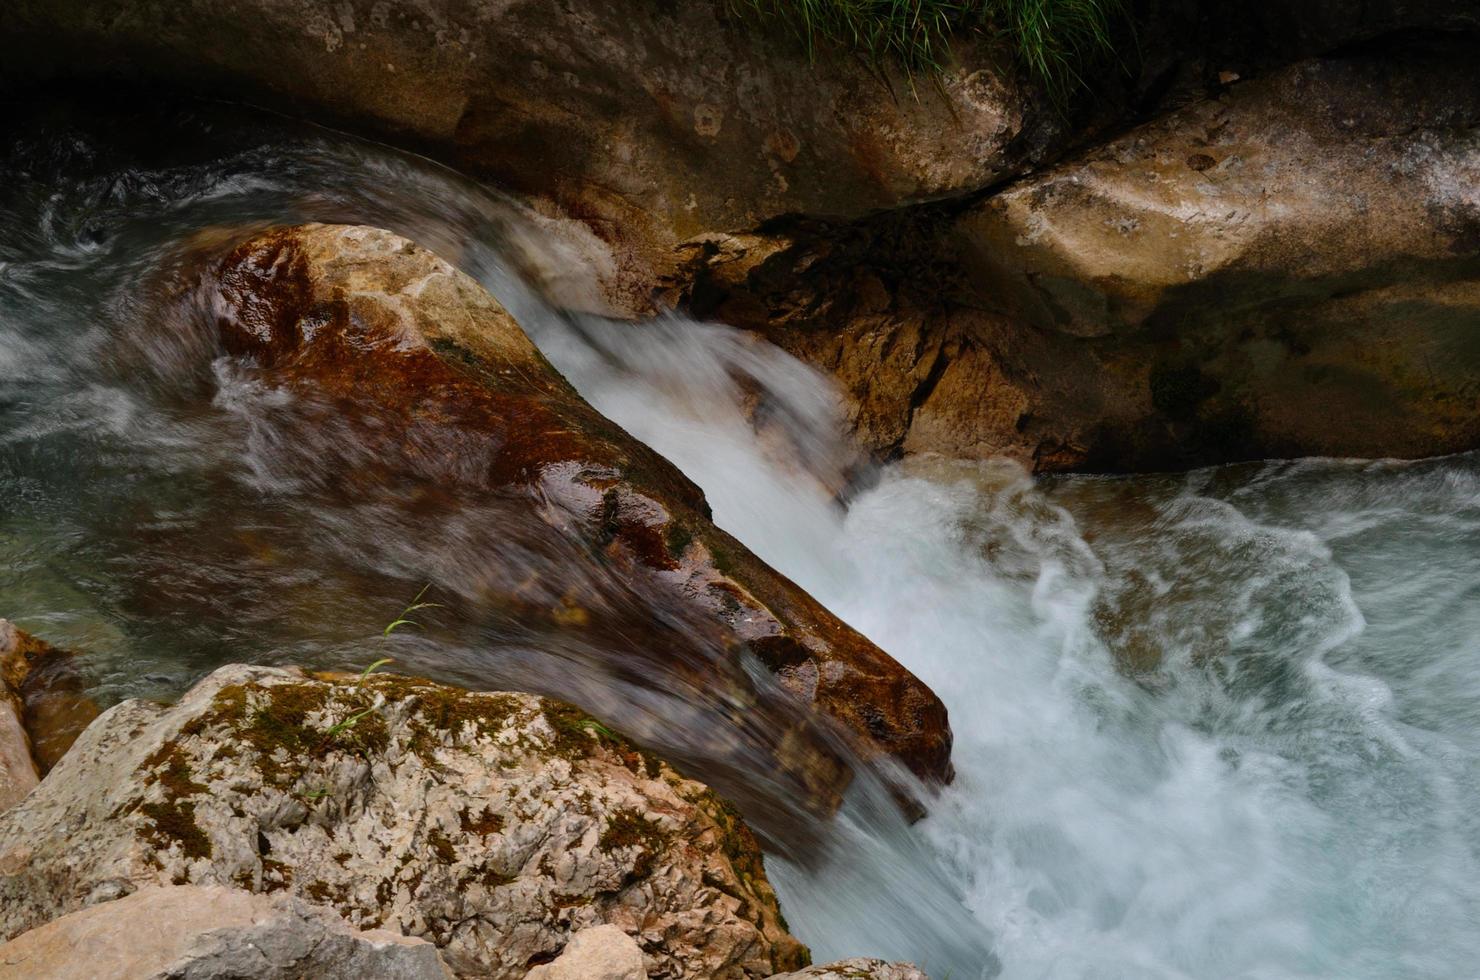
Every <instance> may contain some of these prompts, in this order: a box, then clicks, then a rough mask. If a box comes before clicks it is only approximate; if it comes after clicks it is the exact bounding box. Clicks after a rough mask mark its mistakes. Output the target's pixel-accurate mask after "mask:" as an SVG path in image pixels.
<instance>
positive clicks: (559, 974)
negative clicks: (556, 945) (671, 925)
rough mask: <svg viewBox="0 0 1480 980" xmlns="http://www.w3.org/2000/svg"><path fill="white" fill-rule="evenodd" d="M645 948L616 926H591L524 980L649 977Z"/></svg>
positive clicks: (641, 979) (633, 978) (597, 979)
mask: <svg viewBox="0 0 1480 980" xmlns="http://www.w3.org/2000/svg"><path fill="white" fill-rule="evenodd" d="M646 978H647V970H646V969H644V968H643V964H642V949H641V948H640V947H639V946H638V945H637V943H636V942H635V941H633V939H632V937H631V936H629V935H627V934H626V933H625V932H623V931H622V930H621V929H618V928H617V927H616V926H592V927H591V928H590V929H582V930H581V931H580V932H578V933H576V934H575V935H574V936H572V937H571V940H570V942H569V943H567V944H566V946H565V949H564V950H562V951H561V953H560V955H559V956H558V957H556V958H555V960H554V962H552V963H547V964H545V965H543V966H537V967H535V968H534V969H533V970H530V971H529V974H528V975H527V976H526V977H525V978H524V980H646Z"/></svg>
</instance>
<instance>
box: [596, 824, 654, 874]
mask: <svg viewBox="0 0 1480 980" xmlns="http://www.w3.org/2000/svg"><path fill="white" fill-rule="evenodd" d="M670 837H671V835H670V834H669V833H668V831H666V830H664V829H663V828H662V827H661V826H660V825H659V824H658V823H657V822H656V821H654V820H650V819H648V818H647V817H645V816H643V815H642V814H640V813H638V812H637V811H636V810H633V809H631V808H628V807H623V808H622V809H619V810H614V811H612V813H611V814H610V815H609V816H608V817H607V818H606V829H605V830H603V831H602V832H601V837H600V838H598V839H597V842H596V846H597V847H598V848H600V849H601V850H603V851H614V850H618V849H621V848H627V847H636V848H640V850H639V852H638V855H637V861H636V863H635V864H633V866H632V875H633V876H634V877H637V878H641V877H644V876H646V875H647V873H648V872H649V871H651V870H652V867H653V862H654V861H656V860H657V857H658V855H659V854H661V853H662V851H663V849H664V848H665V847H667V846H668V841H669V839H670Z"/></svg>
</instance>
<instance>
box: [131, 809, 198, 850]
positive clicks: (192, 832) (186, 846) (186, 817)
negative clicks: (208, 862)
mask: <svg viewBox="0 0 1480 980" xmlns="http://www.w3.org/2000/svg"><path fill="white" fill-rule="evenodd" d="M139 812H140V813H142V814H144V816H146V817H148V818H149V819H150V821H151V822H153V824H154V828H153V830H152V831H151V832H150V834H149V838H150V839H151V840H152V841H153V842H154V843H155V844H157V845H158V846H160V847H169V846H170V845H171V844H179V845H180V850H181V852H182V853H183V854H184V855H185V856H186V857H188V858H208V857H210V856H211V855H212V854H213V853H214V852H215V849H214V848H213V847H212V845H211V839H210V837H208V836H206V832H205V831H204V830H201V828H200V824H198V823H196V822H195V804H194V803H191V802H190V801H188V800H179V799H166V800H163V801H161V802H159V803H145V804H144V805H142V806H140V807H139Z"/></svg>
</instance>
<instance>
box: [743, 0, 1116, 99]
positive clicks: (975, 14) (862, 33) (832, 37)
mask: <svg viewBox="0 0 1480 980" xmlns="http://www.w3.org/2000/svg"><path fill="white" fill-rule="evenodd" d="M730 2H731V4H732V5H733V6H735V7H736V8H737V9H740V10H748V11H753V12H755V13H758V14H760V15H762V16H768V17H778V18H781V19H783V20H785V21H787V22H788V23H790V24H791V25H792V26H793V27H795V28H796V30H797V32H798V33H799V34H800V35H801V37H802V39H803V41H804V42H805V43H806V45H807V50H808V53H809V54H815V51H816V46H817V44H818V43H819V42H822V43H826V44H831V45H836V46H839V47H842V48H846V49H849V50H853V51H857V52H859V53H861V54H863V55H864V56H865V57H867V58H868V59H869V61H870V62H871V63H872V64H873V65H874V66H875V67H876V68H877V67H881V66H883V65H884V64H886V63H888V62H891V61H892V62H897V63H899V64H901V65H902V66H903V67H904V69H905V70H906V71H907V72H909V73H911V74H914V73H916V72H921V71H934V70H938V69H939V68H940V67H941V62H942V60H943V58H944V52H945V50H946V43H947V39H948V38H949V37H950V35H951V34H953V33H955V32H957V31H963V30H985V31H992V32H996V33H999V34H1001V35H1002V36H1004V37H1006V38H1007V39H1008V40H1009V42H1010V43H1011V44H1012V46H1013V48H1014V50H1015V51H1016V53H1017V57H1018V60H1019V61H1020V62H1021V63H1022V65H1023V67H1024V68H1026V69H1027V70H1028V72H1029V73H1030V74H1031V75H1032V76H1033V77H1034V78H1036V79H1038V80H1039V81H1041V82H1042V83H1044V85H1046V86H1047V87H1048V89H1049V91H1050V92H1051V93H1053V94H1054V95H1055V96H1056V97H1057V96H1062V95H1065V94H1067V93H1068V92H1069V91H1070V90H1072V89H1075V88H1081V87H1084V86H1085V85H1086V80H1085V77H1084V72H1085V71H1086V70H1087V67H1088V66H1090V65H1092V64H1094V63H1095V62H1098V61H1101V60H1103V59H1105V58H1106V57H1107V56H1109V55H1110V54H1111V53H1112V38H1111V35H1112V31H1113V29H1114V26H1115V25H1116V23H1117V22H1119V21H1121V20H1123V19H1124V18H1125V16H1126V7H1125V3H1124V0H730Z"/></svg>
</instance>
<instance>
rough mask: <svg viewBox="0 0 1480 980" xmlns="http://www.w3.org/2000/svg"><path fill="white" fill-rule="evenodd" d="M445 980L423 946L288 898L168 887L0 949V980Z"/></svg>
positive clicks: (106, 905)
mask: <svg viewBox="0 0 1480 980" xmlns="http://www.w3.org/2000/svg"><path fill="white" fill-rule="evenodd" d="M304 977H313V978H314V980H365V978H367V977H375V978H377V980H452V977H453V974H452V972H451V971H450V970H448V969H447V966H446V964H445V963H443V962H442V958H441V957H440V956H439V955H438V953H437V948H436V947H435V946H433V945H432V944H430V943H428V942H426V941H425V940H422V939H412V938H407V937H405V936H402V935H401V934H399V933H393V932H387V931H385V930H380V929H373V930H366V931H359V930H356V929H353V928H351V927H350V926H348V925H346V924H345V922H344V921H343V920H342V919H340V918H339V916H337V915H335V914H334V913H333V912H332V911H329V910H326V909H323V908H320V907H316V906H314V905H311V904H310V903H307V902H304V901H302V900H300V899H297V898H293V897H291V896H288V895H258V894H253V893H251V892H246V891H242V890H240V889H237V888H223V887H220V886H200V885H170V886H162V887H148V888H142V889H140V890H139V891H136V892H134V893H133V894H131V895H128V896H127V897H124V898H120V899H116V900H114V901H108V902H103V903H101V904H98V905H92V906H89V907H87V908H83V909H79V910H78V911H76V912H72V913H70V914H68V915H64V916H62V917H61V918H58V919H54V920H52V921H51V922H48V923H47V924H46V925H43V926H39V927H37V928H35V929H32V930H31V931H29V932H25V933H22V934H21V935H19V936H17V937H16V938H14V939H12V940H11V941H10V942H7V943H4V944H3V945H0V980H42V978H45V980H302V978H304Z"/></svg>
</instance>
